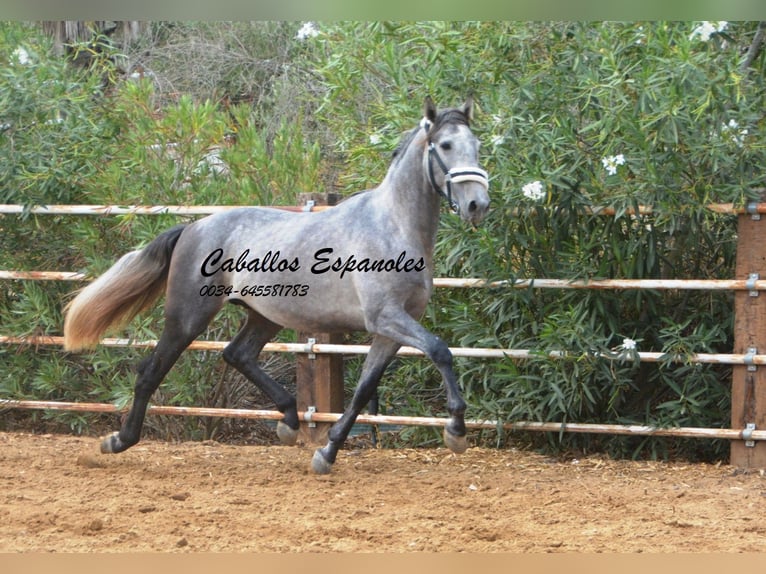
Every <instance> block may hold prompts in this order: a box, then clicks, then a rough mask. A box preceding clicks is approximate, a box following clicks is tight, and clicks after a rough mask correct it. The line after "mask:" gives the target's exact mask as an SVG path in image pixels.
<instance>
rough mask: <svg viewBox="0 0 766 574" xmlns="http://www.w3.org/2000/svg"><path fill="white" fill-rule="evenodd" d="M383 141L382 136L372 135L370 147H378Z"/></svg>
mask: <svg viewBox="0 0 766 574" xmlns="http://www.w3.org/2000/svg"><path fill="white" fill-rule="evenodd" d="M382 141H383V138H382V137H381V136H380V134H370V145H378V144H379V143H380V142H382Z"/></svg>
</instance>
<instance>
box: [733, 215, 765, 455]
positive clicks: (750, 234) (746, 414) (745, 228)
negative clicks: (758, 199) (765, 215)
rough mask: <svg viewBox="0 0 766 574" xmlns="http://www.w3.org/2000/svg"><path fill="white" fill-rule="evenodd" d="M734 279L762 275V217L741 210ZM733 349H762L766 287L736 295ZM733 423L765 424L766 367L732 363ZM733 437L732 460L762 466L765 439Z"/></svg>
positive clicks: (739, 426) (747, 426)
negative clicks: (762, 289) (754, 439)
mask: <svg viewBox="0 0 766 574" xmlns="http://www.w3.org/2000/svg"><path fill="white" fill-rule="evenodd" d="M737 234H738V241H737V268H736V278H737V279H746V280H751V281H752V280H756V279H766V220H764V219H761V216H760V215H758V214H756V213H753V214H749V213H747V214H743V215H739V221H738V229H737ZM734 353H742V354H745V355H762V354H766V292H759V291H756V290H755V289H752V290H750V291H736V292H735V295H734ZM731 428H733V429H744V430H745V431H747V429H752V430H755V429H758V430H763V429H766V366H762V365H761V366H758V365H754V364H750V365H748V364H745V365H734V367H733V368H732V384H731ZM746 438H747V436H746V435H745V440H734V441H731V459H730V463H731V464H732V465H733V466H737V467H740V468H743V469H761V468H766V441H748V440H746Z"/></svg>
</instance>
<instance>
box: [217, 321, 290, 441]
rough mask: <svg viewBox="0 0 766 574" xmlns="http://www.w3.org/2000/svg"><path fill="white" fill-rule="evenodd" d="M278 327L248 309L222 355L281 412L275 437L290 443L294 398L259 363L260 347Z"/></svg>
mask: <svg viewBox="0 0 766 574" xmlns="http://www.w3.org/2000/svg"><path fill="white" fill-rule="evenodd" d="M281 328H282V327H281V326H280V325H277V324H275V323H272V322H271V321H269V320H268V319H266V318H265V317H263V316H262V315H260V314H259V313H256V312H255V311H250V310H249V311H248V317H247V321H246V322H245V325H244V327H242V329H240V331H239V332H238V333H237V334H236V336H235V337H234V338H233V339H232V340H231V342H230V343H229V344H228V345H227V346H226V348H225V349H224V350H223V358H224V359H225V360H226V362H227V363H229V364H230V365H231V366H232V367H234V368H235V369H237V370H238V371H239V372H240V373H242V374H243V375H245V376H246V377H247V378H248V379H249V380H250V381H251V382H252V383H254V384H255V385H256V386H257V387H258V388H260V389H261V390H262V391H263V392H265V393H266V394H267V395H268V397H269V398H270V399H271V400H272V401H274V403H275V404H276V406H277V409H279V411H280V412H281V413H283V414H284V419H283V420H281V421H279V422H278V423H277V436H278V437H279V440H280V441H281V442H282V443H283V444H288V445H292V444H295V441H296V440H297V438H298V427H299V421H298V408H297V405H296V402H295V397H293V396H292V395H291V394H290V393H288V392H287V390H285V388H284V387H283V386H282V385H280V384H279V383H277V382H276V381H275V380H274V379H272V378H271V377H270V376H269V375H268V374H267V373H266V372H265V371H264V370H263V369H261V367H260V366H259V365H258V355H259V354H260V352H261V349H263V346H264V345H265V344H266V343H268V342H269V340H271V339H272V338H273V337H274V335H276V334H277V332H279V330H280V329H281Z"/></svg>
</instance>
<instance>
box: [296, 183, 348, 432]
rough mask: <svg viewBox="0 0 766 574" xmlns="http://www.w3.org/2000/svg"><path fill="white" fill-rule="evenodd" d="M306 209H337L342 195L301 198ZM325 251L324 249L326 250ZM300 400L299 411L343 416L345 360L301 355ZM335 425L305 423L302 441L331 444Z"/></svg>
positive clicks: (309, 336)
mask: <svg viewBox="0 0 766 574" xmlns="http://www.w3.org/2000/svg"><path fill="white" fill-rule="evenodd" d="M299 200H300V203H302V204H304V205H335V204H336V203H337V202H338V200H339V195H338V194H334V193H328V194H320V193H310V194H301V195H300V196H299ZM309 202H313V204H312V203H309ZM322 247H324V246H322ZM312 340H313V341H314V342H315V343H330V344H339V343H342V342H343V341H342V336H341V335H340V334H335V333H305V332H299V333H298V342H300V343H307V342H309V341H312ZM296 400H297V401H298V411H299V412H301V411H304V412H305V411H311V410H315V411H316V412H320V413H340V412H343V407H344V400H343V356H342V355H311V354H308V353H300V354H298V357H297V360H296ZM331 426H332V423H320V422H316V423H312V422H301V430H300V437H301V439H302V440H304V441H305V442H307V443H309V444H321V443H324V442H325V441H326V440H327V432H328V431H329V430H330V427H331Z"/></svg>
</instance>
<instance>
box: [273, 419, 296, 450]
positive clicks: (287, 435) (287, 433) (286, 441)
mask: <svg viewBox="0 0 766 574" xmlns="http://www.w3.org/2000/svg"><path fill="white" fill-rule="evenodd" d="M277 436H278V437H279V441H280V442H281V443H282V444H283V445H286V446H293V445H294V444H295V443H296V442H297V441H298V431H297V430H294V429H291V428H290V427H289V426H287V423H284V422H282V421H277Z"/></svg>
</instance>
